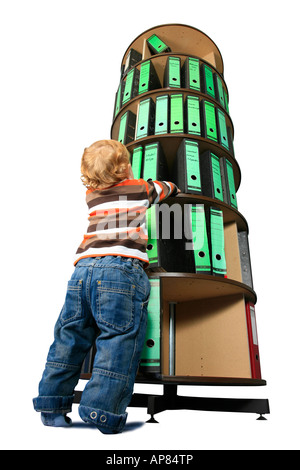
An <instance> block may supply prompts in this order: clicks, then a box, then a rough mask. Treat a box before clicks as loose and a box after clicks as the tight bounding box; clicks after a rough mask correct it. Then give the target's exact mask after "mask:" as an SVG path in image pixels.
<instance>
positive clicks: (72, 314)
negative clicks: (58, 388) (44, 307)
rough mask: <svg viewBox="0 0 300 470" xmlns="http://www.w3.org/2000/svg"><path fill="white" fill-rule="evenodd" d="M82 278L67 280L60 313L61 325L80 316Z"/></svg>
mask: <svg viewBox="0 0 300 470" xmlns="http://www.w3.org/2000/svg"><path fill="white" fill-rule="evenodd" d="M81 294H82V280H71V281H69V282H68V288H67V294H66V299H65V303H64V306H63V308H62V311H61V314H60V321H61V323H62V324H63V325H65V324H66V323H68V322H71V321H74V320H78V319H79V318H81V316H82V304H81Z"/></svg>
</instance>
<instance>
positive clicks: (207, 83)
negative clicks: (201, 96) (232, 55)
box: [201, 64, 216, 98]
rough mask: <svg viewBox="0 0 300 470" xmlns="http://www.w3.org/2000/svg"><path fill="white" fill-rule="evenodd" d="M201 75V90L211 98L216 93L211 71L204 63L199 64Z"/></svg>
mask: <svg viewBox="0 0 300 470" xmlns="http://www.w3.org/2000/svg"><path fill="white" fill-rule="evenodd" d="M201 77H202V82H203V92H204V93H205V94H206V95H209V96H211V97H212V98H215V97H216V94H215V85H214V75H213V71H212V69H211V68H210V67H209V66H208V65H206V64H202V65H201Z"/></svg>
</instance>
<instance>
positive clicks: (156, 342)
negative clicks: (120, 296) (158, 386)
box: [140, 279, 161, 374]
mask: <svg viewBox="0 0 300 470" xmlns="http://www.w3.org/2000/svg"><path fill="white" fill-rule="evenodd" d="M149 282H150V285H151V291H150V298H149V303H148V322H147V330H146V337H145V343H144V348H143V351H142V354H141V361H140V372H142V373H156V374H159V373H160V358H161V354H160V338H161V320H160V315H161V307H160V305H161V304H160V302H161V300H160V279H149Z"/></svg>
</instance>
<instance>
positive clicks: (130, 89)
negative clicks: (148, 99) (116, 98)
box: [122, 68, 140, 106]
mask: <svg viewBox="0 0 300 470" xmlns="http://www.w3.org/2000/svg"><path fill="white" fill-rule="evenodd" d="M139 76H140V72H139V70H138V69H136V68H133V69H131V70H130V71H129V72H128V74H127V76H126V79H125V87H124V92H123V98H122V106H124V104H126V103H128V101H130V100H132V98H134V97H135V96H136V95H137V92H138V83H139Z"/></svg>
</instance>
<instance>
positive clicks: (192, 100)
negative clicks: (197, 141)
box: [186, 96, 201, 135]
mask: <svg viewBox="0 0 300 470" xmlns="http://www.w3.org/2000/svg"><path fill="white" fill-rule="evenodd" d="M186 108H187V133H188V134H195V135H201V126H200V102H199V98H197V97H196V96H187V98H186Z"/></svg>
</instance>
